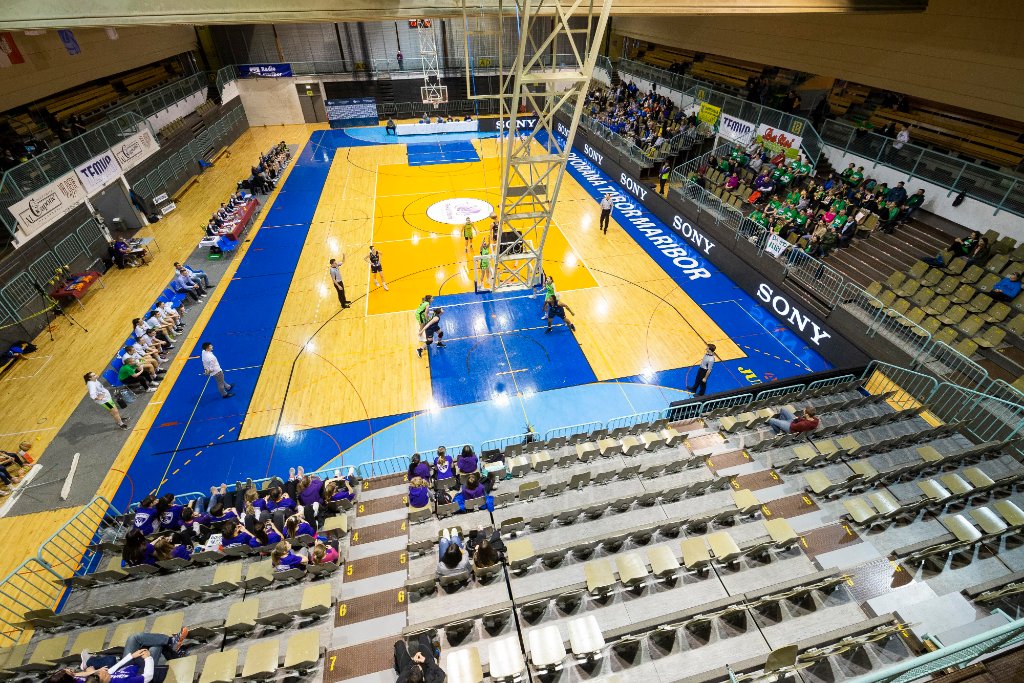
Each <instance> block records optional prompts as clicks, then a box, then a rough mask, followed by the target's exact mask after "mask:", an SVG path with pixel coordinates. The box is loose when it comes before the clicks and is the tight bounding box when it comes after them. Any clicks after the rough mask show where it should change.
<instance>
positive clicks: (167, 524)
mask: <svg viewBox="0 0 1024 683" xmlns="http://www.w3.org/2000/svg"><path fill="white" fill-rule="evenodd" d="M155 507H156V518H157V521H158V522H159V523H160V531H178V530H179V529H181V527H182V526H183V525H184V523H183V522H182V521H181V512H182V510H184V509H185V507H186V506H184V505H178V504H177V503H176V502H175V500H174V494H173V493H167V494H164V495H162V496H160V499H159V500H158V501H157V502H156V506H155Z"/></svg>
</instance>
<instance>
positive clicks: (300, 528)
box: [284, 515, 316, 539]
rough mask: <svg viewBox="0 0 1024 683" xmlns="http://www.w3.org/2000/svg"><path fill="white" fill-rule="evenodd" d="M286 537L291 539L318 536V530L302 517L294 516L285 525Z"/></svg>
mask: <svg viewBox="0 0 1024 683" xmlns="http://www.w3.org/2000/svg"><path fill="white" fill-rule="evenodd" d="M284 532H285V536H286V537H287V538H290V539H295V538H298V537H299V536H316V528H315V527H314V526H313V525H312V524H310V523H309V522H307V521H306V520H305V518H303V517H302V515H292V516H291V517H289V518H288V519H287V520H286V521H285V523H284Z"/></svg>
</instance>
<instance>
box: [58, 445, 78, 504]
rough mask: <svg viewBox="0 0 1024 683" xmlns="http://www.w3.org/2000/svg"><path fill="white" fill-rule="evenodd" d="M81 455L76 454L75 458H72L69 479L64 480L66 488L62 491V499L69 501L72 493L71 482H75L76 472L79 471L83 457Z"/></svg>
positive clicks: (62, 488)
mask: <svg viewBox="0 0 1024 683" xmlns="http://www.w3.org/2000/svg"><path fill="white" fill-rule="evenodd" d="M81 455H82V454H81V453H75V455H74V457H73V458H71V467H69V468H68V476H67V479H65V480H64V486H63V487H61V490H60V499H61V500H67V499H68V494H69V493H71V482H73V481H74V480H75V471H76V470H77V469H78V458H79V457H81Z"/></svg>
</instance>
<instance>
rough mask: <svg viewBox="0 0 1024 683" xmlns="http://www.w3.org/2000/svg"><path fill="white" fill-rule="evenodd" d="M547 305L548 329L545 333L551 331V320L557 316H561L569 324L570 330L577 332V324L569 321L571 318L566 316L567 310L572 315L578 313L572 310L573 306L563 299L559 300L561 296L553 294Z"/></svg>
mask: <svg viewBox="0 0 1024 683" xmlns="http://www.w3.org/2000/svg"><path fill="white" fill-rule="evenodd" d="M545 305H546V306H547V319H548V328H547V329H546V330H544V333H545V334H547V333H548V332H550V331H551V322H552V321H553V320H554V319H555V318H561V319H562V320H563V321H564V322H565V324H566V325H568V326H569V331H570V332H575V331H576V326H575V325H573V324H572V323H571V322H569V319H568V318H566V317H565V313H566V311H568V312H569V314H570V315H576V314H575V313H573V312H572V309H571V308H569V307H568V306H566V305H565V304H564V303H562V301H561V300H559V298H558V297H557V296H555V295H554V294H552V295H551V298H550V299H548V300H547V301H546V302H545Z"/></svg>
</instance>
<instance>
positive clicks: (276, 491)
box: [266, 486, 298, 528]
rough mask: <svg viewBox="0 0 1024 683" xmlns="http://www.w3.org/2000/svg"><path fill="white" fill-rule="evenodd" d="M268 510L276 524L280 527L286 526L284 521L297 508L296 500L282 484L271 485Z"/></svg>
mask: <svg viewBox="0 0 1024 683" xmlns="http://www.w3.org/2000/svg"><path fill="white" fill-rule="evenodd" d="M266 500H267V512H269V513H270V515H271V519H273V520H274V524H277V526H278V527H279V528H281V527H284V522H285V520H286V519H288V517H289V516H291V515H292V514H293V513H294V512H295V511H296V510H297V509H298V505H296V503H295V500H294V499H293V498H292V497H291V496H289V495H288V494H287V493H285V492H284V489H282V488H281V487H280V486H271V487H270V488H269V489H268V490H267V498H266Z"/></svg>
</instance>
